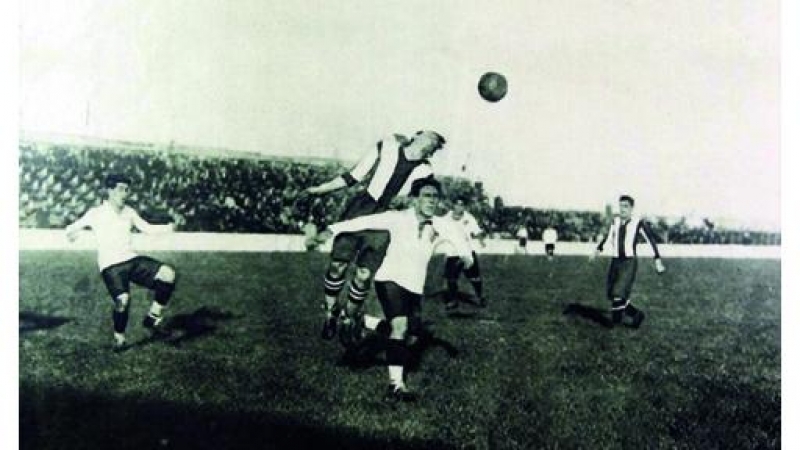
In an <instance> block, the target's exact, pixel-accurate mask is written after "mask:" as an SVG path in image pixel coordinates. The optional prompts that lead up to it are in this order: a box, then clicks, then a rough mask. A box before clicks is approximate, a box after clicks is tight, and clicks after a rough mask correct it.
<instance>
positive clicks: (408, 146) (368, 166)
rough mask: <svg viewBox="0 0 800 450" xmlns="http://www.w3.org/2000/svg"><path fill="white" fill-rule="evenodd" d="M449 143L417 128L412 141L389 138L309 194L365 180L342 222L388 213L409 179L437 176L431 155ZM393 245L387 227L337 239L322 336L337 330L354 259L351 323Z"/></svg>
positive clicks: (349, 307)
mask: <svg viewBox="0 0 800 450" xmlns="http://www.w3.org/2000/svg"><path fill="white" fill-rule="evenodd" d="M444 144H445V139H444V138H443V137H442V136H441V135H439V133H436V132H435V131H418V132H417V133H416V134H415V135H414V136H413V137H412V138H410V139H407V138H405V137H404V136H401V135H392V136H389V137H387V138H384V139H382V140H380V141H379V142H378V143H377V144H376V145H375V147H374V148H372V149H371V150H370V151H368V152H367V153H366V154H365V155H364V156H363V157H362V158H361V160H360V161H359V162H358V164H356V166H355V167H353V169H352V170H350V171H349V172H346V173H344V174H343V175H341V176H339V177H336V178H334V179H332V180H330V181H328V182H326V183H323V184H321V185H319V186H314V187H310V188H308V189H306V191H305V192H306V193H307V194H313V195H318V194H325V193H328V192H332V191H335V190H337V189H341V188H344V187H346V186H354V185H356V184H358V183H361V182H364V183H365V184H366V187H365V188H364V189H363V190H361V191H360V192H359V193H358V194H356V195H355V196H354V197H353V198H351V199H350V201H349V202H348V203H347V206H346V208H345V211H344V213H343V214H342V216H341V218H340V220H347V219H353V218H356V217H360V216H364V215H367V214H375V213H380V212H383V211H386V210H387V209H388V208H389V204H390V203H391V201H392V199H394V198H395V197H396V196H397V195H398V194H399V193H400V192H401V191H402V190H403V188H404V186H407V183H409V182H411V181H413V180H417V179H421V178H425V177H429V176H432V175H433V171H432V170H431V167H430V162H429V161H428V158H430V157H431V156H433V154H434V153H436V151H438V150H440V149H441V148H442V147H443V146H444ZM370 174H372V175H371V176H369V175H370ZM388 245H389V239H388V234H387V233H386V231H382V230H381V231H362V232H358V233H346V234H342V235H340V236H337V237H336V239H335V240H334V241H333V248H332V250H331V261H330V264H329V265H328V269H327V271H326V272H325V277H324V292H325V305H324V307H325V310H326V318H325V321H324V323H323V327H322V333H321V335H322V338H324V339H331V338H333V336H335V334H336V327H337V321H338V319H339V316H340V314H341V312H342V306H341V305H340V303H339V293H340V292H341V291H342V290H343V289H344V284H345V274H346V273H347V268H348V266H349V265H350V262H351V261H353V260H354V259H355V264H356V270H355V274H354V275H353V279H352V280H351V281H350V288H349V289H348V292H347V305H346V306H345V308H344V313H345V316H346V317H347V320H349V321H352V320H358V319H359V316H360V315H361V313H362V310H363V304H364V300H365V299H366V298H367V294H368V293H369V288H370V283H371V281H372V276H373V275H374V274H375V271H376V270H377V269H378V267H380V265H381V261H382V260H383V257H384V254H385V253H386V247H387V246H388Z"/></svg>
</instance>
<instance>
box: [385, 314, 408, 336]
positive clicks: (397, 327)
mask: <svg viewBox="0 0 800 450" xmlns="http://www.w3.org/2000/svg"><path fill="white" fill-rule="evenodd" d="M389 324H390V325H391V327H392V331H391V333H390V335H389V338H390V339H405V337H406V331H408V317H406V316H397V317H393V318H392V320H391V321H390V322H389Z"/></svg>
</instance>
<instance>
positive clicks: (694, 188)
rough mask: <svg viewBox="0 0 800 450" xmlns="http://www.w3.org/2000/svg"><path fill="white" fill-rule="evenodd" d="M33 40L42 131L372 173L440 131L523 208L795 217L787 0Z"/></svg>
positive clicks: (37, 16)
mask: <svg viewBox="0 0 800 450" xmlns="http://www.w3.org/2000/svg"><path fill="white" fill-rule="evenodd" d="M19 40H20V51H19V58H20V65H19V78H20V91H19V100H20V107H19V126H20V128H21V130H22V131H23V132H41V133H59V134H76V135H84V136H93V137H102V138H109V139H126V140H135V141H145V142H160V143H167V142H171V141H174V142H176V143H180V144H185V145H200V146H212V147H224V148H230V149H235V150H244V151H254V152H262V153H265V154H273V155H298V156H322V157H335V158H340V159H344V160H348V161H352V160H355V159H357V158H358V156H359V155H360V154H361V153H363V152H364V151H366V150H367V149H369V148H371V146H372V145H374V143H375V142H376V141H377V140H378V139H380V138H381V137H383V136H385V135H389V134H392V133H404V134H408V133H412V132H413V131H415V130H418V129H423V128H427V129H435V130H438V131H439V132H441V133H442V134H443V135H445V137H446V138H447V140H448V146H447V148H446V149H445V151H444V152H442V153H441V154H440V155H437V156H436V158H435V160H434V164H435V167H436V169H437V170H438V171H440V172H441V173H445V174H450V175H464V176H468V177H470V178H473V179H476V180H480V181H483V182H484V185H485V186H486V189H487V191H488V192H489V193H490V194H492V195H500V196H502V197H503V199H504V201H505V202H506V204H518V205H528V206H533V207H542V208H548V207H555V208H560V209H582V210H602V208H603V207H604V205H605V204H608V203H614V202H615V200H616V198H617V196H618V195H619V194H622V193H629V194H631V195H633V196H634V197H635V198H636V199H637V208H638V210H639V212H641V213H643V214H652V215H667V216H673V217H676V216H689V217H690V218H692V219H693V220H699V219H700V218H703V217H710V218H712V219H714V220H715V221H716V222H717V223H719V224H721V225H728V226H752V227H758V228H761V229H774V230H778V229H780V225H781V221H780V215H781V207H780V204H781V201H780V200H781V189H780V181H781V177H780V175H781V171H780V99H781V92H780V68H781V67H780V61H781V59H780V56H781V55H780V16H779V2H777V1H760V2H751V1H744V0H742V1H734V0H723V1H714V2H697V1H695V0H691V1H686V0H675V1H670V2H660V1H641V0H640V1H637V0H629V1H617V2H608V1H595V0H571V1H564V2H529V1H511V0H509V1H433V0H427V1H416V0H413V1H408V0H407V1H380V2H378V1H353V0H340V1H336V2H330V1H329V2H323V1H293V2H278V1H272V2H270V1H263V0H237V1H235V2H230V1H222V0H219V1H210V0H136V1H133V0H114V1H109V0H103V1H99V0H73V1H70V2H50V1H46V0H28V1H25V2H20V36H19ZM486 71H496V72H500V73H503V74H504V75H505V76H506V77H507V79H508V82H509V93H508V95H507V97H506V98H504V99H503V100H502V101H500V102H498V103H488V102H485V101H483V100H482V99H481V98H480V97H479V96H478V95H477V91H476V83H477V80H478V79H479V77H480V75H481V74H483V73H484V72H486ZM462 169H463V170H462Z"/></svg>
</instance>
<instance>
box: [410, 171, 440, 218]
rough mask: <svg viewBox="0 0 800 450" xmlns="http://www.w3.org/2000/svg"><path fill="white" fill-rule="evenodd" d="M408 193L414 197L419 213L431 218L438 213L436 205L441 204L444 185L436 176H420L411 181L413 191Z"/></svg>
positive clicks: (415, 206)
mask: <svg viewBox="0 0 800 450" xmlns="http://www.w3.org/2000/svg"><path fill="white" fill-rule="evenodd" d="M408 195H409V196H410V197H412V198H413V199H414V208H415V209H416V211H417V214H419V215H420V216H422V217H427V218H430V217H433V215H434V214H435V213H436V207H437V206H438V205H439V198H440V197H441V196H442V185H441V183H439V181H438V180H436V178H434V177H425V178H420V179H418V180H414V182H413V183H411V191H410V192H409V194H408Z"/></svg>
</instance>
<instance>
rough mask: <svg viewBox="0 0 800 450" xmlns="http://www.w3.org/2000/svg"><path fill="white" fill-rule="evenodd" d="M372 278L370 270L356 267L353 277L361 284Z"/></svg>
mask: <svg viewBox="0 0 800 450" xmlns="http://www.w3.org/2000/svg"><path fill="white" fill-rule="evenodd" d="M371 278H372V270H370V269H368V268H366V267H356V273H355V279H356V280H358V281H359V282H360V283H361V284H362V285H363V284H366V283H368V282H369V280H370V279H371Z"/></svg>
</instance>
